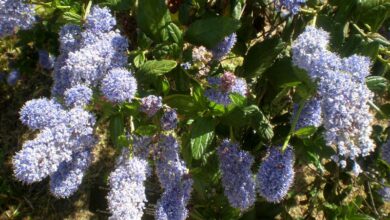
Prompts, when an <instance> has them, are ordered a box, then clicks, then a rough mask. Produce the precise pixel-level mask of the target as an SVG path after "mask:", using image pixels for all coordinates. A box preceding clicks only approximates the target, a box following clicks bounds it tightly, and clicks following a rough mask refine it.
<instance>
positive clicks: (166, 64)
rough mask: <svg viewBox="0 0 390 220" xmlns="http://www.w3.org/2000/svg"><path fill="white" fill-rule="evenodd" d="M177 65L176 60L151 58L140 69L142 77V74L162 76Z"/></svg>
mask: <svg viewBox="0 0 390 220" xmlns="http://www.w3.org/2000/svg"><path fill="white" fill-rule="evenodd" d="M176 65H177V63H176V61H174V60H149V61H146V62H145V63H144V64H142V66H141V67H140V69H139V70H138V71H139V74H140V75H141V77H143V76H142V75H152V76H160V75H163V74H165V73H167V72H169V71H171V70H172V69H174V68H175V67H176Z"/></svg>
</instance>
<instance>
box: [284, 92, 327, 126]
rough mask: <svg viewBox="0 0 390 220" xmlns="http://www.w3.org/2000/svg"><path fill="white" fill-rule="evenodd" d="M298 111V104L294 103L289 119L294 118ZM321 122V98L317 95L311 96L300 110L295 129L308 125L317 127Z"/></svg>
mask: <svg viewBox="0 0 390 220" xmlns="http://www.w3.org/2000/svg"><path fill="white" fill-rule="evenodd" d="M297 111H298V105H296V104H295V105H294V112H293V116H292V118H291V119H293V118H294V116H295V114H296V112H297ZM321 124H322V109H321V100H320V99H319V98H318V97H314V98H311V99H310V100H309V101H307V102H306V103H305V106H304V107H303V109H302V112H301V114H300V116H299V119H298V123H297V125H296V127H295V129H296V130H298V129H300V128H304V127H308V126H314V127H319V126H321Z"/></svg>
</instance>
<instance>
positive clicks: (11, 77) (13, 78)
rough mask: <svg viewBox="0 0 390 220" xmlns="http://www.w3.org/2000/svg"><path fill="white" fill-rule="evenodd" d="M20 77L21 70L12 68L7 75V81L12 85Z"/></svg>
mask: <svg viewBox="0 0 390 220" xmlns="http://www.w3.org/2000/svg"><path fill="white" fill-rule="evenodd" d="M19 79H20V72H19V70H12V71H11V72H10V73H9V74H8V77H7V83H8V85H10V86H14V85H16V83H17V82H18V80H19Z"/></svg>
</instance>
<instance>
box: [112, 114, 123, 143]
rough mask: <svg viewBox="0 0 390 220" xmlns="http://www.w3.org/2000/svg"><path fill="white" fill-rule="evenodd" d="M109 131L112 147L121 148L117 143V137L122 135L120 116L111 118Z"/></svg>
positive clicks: (121, 118) (121, 119)
mask: <svg viewBox="0 0 390 220" xmlns="http://www.w3.org/2000/svg"><path fill="white" fill-rule="evenodd" d="M109 129H110V138H111V141H112V143H113V144H114V146H115V147H123V146H119V142H118V140H119V137H120V136H121V135H124V122H123V117H122V115H121V114H117V115H114V116H113V117H111V119H110V125H109Z"/></svg>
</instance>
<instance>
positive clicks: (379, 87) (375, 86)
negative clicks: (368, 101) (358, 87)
mask: <svg viewBox="0 0 390 220" xmlns="http://www.w3.org/2000/svg"><path fill="white" fill-rule="evenodd" d="M366 84H367V87H368V88H369V89H370V90H372V91H374V92H379V91H385V90H386V89H387V87H388V86H389V82H388V81H387V79H386V78H384V77H382V76H369V77H367V78H366Z"/></svg>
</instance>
